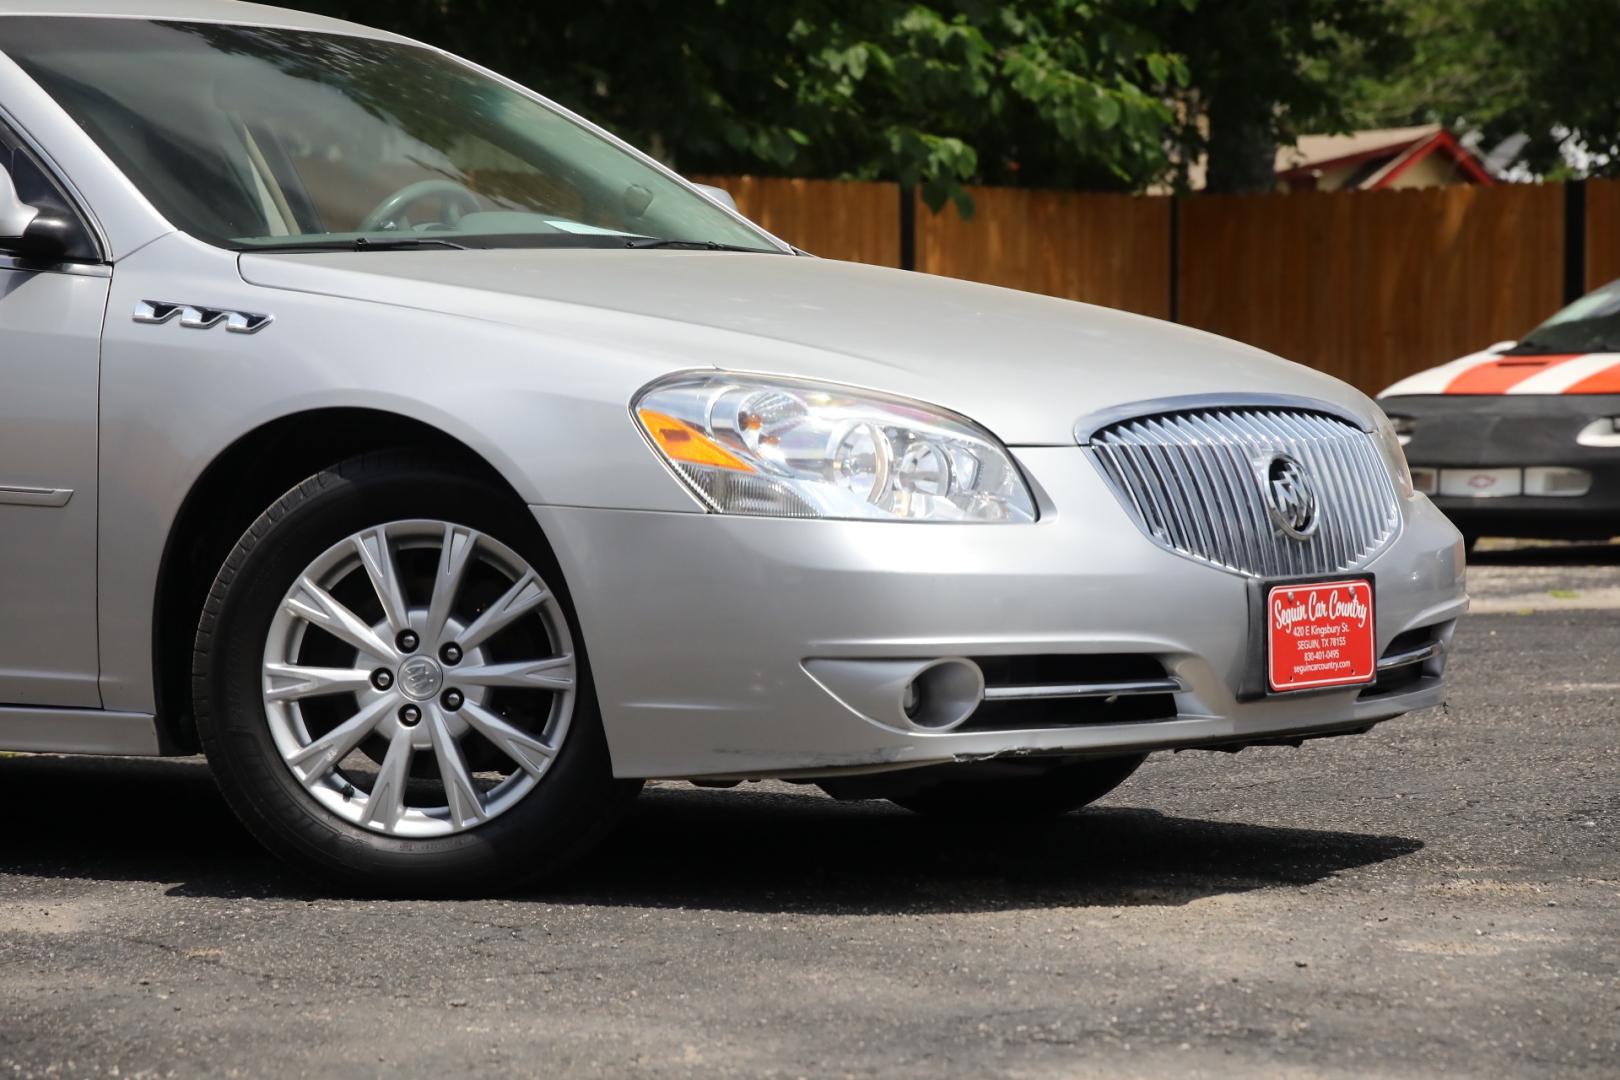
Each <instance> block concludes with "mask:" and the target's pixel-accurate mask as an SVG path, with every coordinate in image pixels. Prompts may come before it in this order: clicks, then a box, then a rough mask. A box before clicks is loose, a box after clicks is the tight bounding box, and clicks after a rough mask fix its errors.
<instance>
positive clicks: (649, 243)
mask: <svg viewBox="0 0 1620 1080" xmlns="http://www.w3.org/2000/svg"><path fill="white" fill-rule="evenodd" d="M624 246H625V247H627V248H636V249H646V248H678V249H680V250H682V251H739V252H742V253H744V254H747V255H780V254H782V253H781V252H779V251H772V250H771V249H770V248H756V247H743V246H742V245H740V244H722V243H720V242H719V241H717V240H663V239H660V238H659V237H656V236H637V237H632V238H631V239H629V240H626V241H625V242H624Z"/></svg>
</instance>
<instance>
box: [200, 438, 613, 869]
mask: <svg viewBox="0 0 1620 1080" xmlns="http://www.w3.org/2000/svg"><path fill="white" fill-rule="evenodd" d="M196 670H197V680H196V682H197V690H196V696H197V715H198V725H199V730H200V733H201V734H202V736H203V741H204V747H205V749H206V750H207V752H208V756H209V760H210V762H211V764H212V765H213V767H214V769H215V771H216V773H217V774H218V775H219V777H220V782H221V786H222V788H223V789H224V791H225V793H226V796H227V797H228V798H229V799H230V801H231V803H232V805H233V806H234V807H235V808H236V810H237V811H238V812H239V813H240V814H241V815H242V817H243V819H244V820H245V821H246V822H247V824H248V826H249V827H250V828H252V829H253V831H254V832H255V833H256V834H257V835H259V836H260V838H261V839H263V840H265V841H266V843H268V844H269V845H270V846H271V847H272V848H274V849H275V850H277V851H278V852H281V853H282V854H284V855H288V856H291V857H292V858H294V859H295V860H297V861H299V862H301V863H303V864H305V865H313V866H315V867H318V868H320V869H322V870H325V871H328V872H333V873H336V874H337V875H339V876H342V877H346V878H348V879H349V880H350V881H351V882H355V883H362V884H364V885H366V886H367V887H372V888H381V889H396V888H410V889H417V890H432V889H439V888H469V887H470V888H477V887H482V886H487V885H490V884H494V883H497V882H503V881H510V880H514V879H518V878H522V877H526V876H530V875H532V874H534V873H537V872H541V871H544V870H546V869H549V868H552V867H554V866H556V865H558V864H559V863H560V862H561V861H562V860H564V859H566V858H567V857H569V856H571V855H572V854H574V853H575V852H577V851H578V850H580V849H581V847H582V846H583V845H584V844H585V843H587V842H588V841H589V840H591V839H592V838H594V837H595V836H596V835H597V834H598V833H599V832H600V831H601V830H602V828H603V827H605V825H606V824H608V823H609V822H610V821H611V819H612V817H613V812H614V810H615V809H617V807H618V806H619V805H620V804H622V803H623V802H624V801H625V799H624V798H623V796H624V795H625V794H626V793H627V792H626V786H625V785H622V784H615V783H614V782H613V781H612V780H611V778H610V774H609V770H608V766H607V760H606V748H605V745H604V743H603V739H602V733H601V727H600V721H599V719H598V717H597V715H596V711H595V702H594V696H593V695H592V693H591V687H590V679H589V674H588V668H587V666H586V662H585V656H584V652H583V649H582V647H581V643H580V641H579V637H578V633H577V630H576V628H575V627H574V626H573V625H572V621H571V619H570V615H569V609H568V607H567V597H566V593H565V592H564V591H562V579H561V575H560V572H559V571H558V570H557V568H556V564H555V562H554V561H553V560H552V558H551V556H550V553H549V551H548V550H547V548H546V547H545V544H544V541H543V540H542V539H541V538H540V537H539V536H538V531H537V529H536V527H535V525H534V523H533V522H532V521H531V520H529V519H527V517H526V515H524V513H523V511H522V508H521V507H513V506H511V505H510V497H509V496H506V495H505V494H504V493H502V492H500V491H498V490H496V489H494V488H493V487H492V486H491V485H487V484H484V483H480V482H477V481H474V480H472V479H470V478H469V477H466V476H460V475H456V474H452V473H447V472H444V471H442V470H441V469H437V468H434V467H432V466H425V465H424V464H423V463H421V462H420V461H419V460H416V459H414V458H405V457H400V456H384V457H375V458H365V459H359V460H357V461H354V462H350V463H346V464H344V465H341V466H338V467H336V468H335V469H332V470H329V471H328V472H324V473H321V474H319V475H318V476H315V477H312V478H311V479H310V480H308V481H305V482H304V483H303V484H301V485H300V486H299V487H298V488H296V489H294V490H293V491H292V492H290V493H288V494H287V495H286V496H284V497H283V498H282V499H281V500H279V501H278V502H277V504H276V505H275V506H273V507H271V508H270V510H268V511H266V513H265V515H264V516H262V517H261V518H260V519H259V521H258V522H257V523H255V525H254V526H253V528H252V529H250V530H249V531H248V533H247V535H245V536H244V537H243V539H242V541H241V543H240V544H239V545H238V547H237V550H236V551H235V553H233V555H232V556H231V558H230V560H229V561H228V562H227V563H226V566H225V568H224V570H223V571H221V574H220V577H219V580H218V581H217V582H216V584H215V587H214V590H213V593H212V595H211V597H210V600H209V603H208V607H207V610H206V611H205V613H204V616H203V621H202V626H201V628H200V632H199V636H198V652H197V666H196Z"/></svg>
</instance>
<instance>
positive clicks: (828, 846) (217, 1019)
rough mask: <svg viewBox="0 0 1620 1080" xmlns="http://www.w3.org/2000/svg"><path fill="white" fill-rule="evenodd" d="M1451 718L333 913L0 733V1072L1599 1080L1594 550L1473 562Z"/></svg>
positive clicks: (1170, 759)
mask: <svg viewBox="0 0 1620 1080" xmlns="http://www.w3.org/2000/svg"><path fill="white" fill-rule="evenodd" d="M1470 582H1471V586H1472V591H1473V592H1474V594H1475V596H1476V607H1475V614H1472V615H1470V616H1469V617H1468V619H1467V620H1465V622H1464V625H1463V626H1462V627H1461V629H1460V631H1459V633H1458V636H1457V641H1456V649H1455V655H1454V658H1453V660H1452V668H1451V671H1452V691H1451V701H1450V704H1449V705H1448V706H1447V707H1445V708H1444V709H1435V710H1429V711H1427V712H1425V713H1421V714H1416V715H1412V716H1408V717H1405V718H1402V719H1400V720H1397V721H1394V722H1392V723H1389V724H1387V725H1384V726H1383V727H1380V728H1378V729H1377V730H1376V731H1374V732H1373V733H1372V734H1370V735H1367V736H1361V737H1356V738H1348V739H1332V740H1323V741H1319V742H1313V743H1309V744H1307V745H1306V746H1305V747H1304V748H1302V749H1298V750H1291V749H1286V748H1266V749H1256V750H1248V751H1245V752H1243V753H1242V754H1238V755H1235V756H1230V755H1222V754H1212V753H1187V754H1179V755H1171V754H1161V755H1156V756H1155V757H1153V758H1152V759H1150V760H1149V762H1148V764H1147V765H1146V766H1144V768H1143V769H1142V771H1141V772H1139V773H1138V774H1137V775H1136V777H1134V778H1133V779H1132V780H1131V781H1130V782H1128V783H1127V784H1126V785H1125V786H1124V787H1122V788H1121V789H1120V790H1119V791H1117V792H1115V793H1114V794H1113V795H1112V796H1110V797H1109V798H1108V799H1106V800H1105V801H1104V802H1102V803H1100V804H1098V806H1096V807H1094V808H1092V809H1090V810H1088V811H1085V812H1083V813H1080V814H1075V815H1070V816H1068V817H1065V818H1062V819H1058V820H1056V821H1053V822H1052V823H1050V824H1046V825H1042V826H1038V827H1026V828H1020V829H1018V830H1016V831H1008V830H1006V829H999V828H984V829H964V828H962V827H960V826H946V825H940V824H935V823H930V822H928V821H926V820H924V819H921V818H917V817H913V816H911V815H910V814H907V813H905V812H904V811H900V810H897V809H892V808H889V807H888V806H887V805H886V804H881V803H837V802H834V801H832V800H830V799H828V798H825V797H823V796H821V795H820V794H819V793H818V792H817V791H816V790H815V789H813V788H802V787H795V786H790V785H785V784H759V785H748V786H745V787H743V788H739V789H736V790H731V791H704V790H699V789H696V788H693V787H690V786H687V785H684V784H659V785H655V786H653V787H652V788H650V789H649V791H648V792H647V794H646V796H645V797H644V798H643V799H642V801H641V802H640V804H639V806H638V808H637V810H636V812H635V813H634V814H633V816H632V817H631V818H630V820H629V821H628V823H627V824H626V825H625V827H624V828H623V829H622V830H621V831H620V832H619V833H618V834H617V835H616V836H615V837H613V839H612V840H611V841H610V842H609V843H608V844H607V845H606V846H605V847H604V848H603V849H602V850H601V851H600V852H599V853H597V854H596V855H595V856H594V857H593V858H592V859H591V860H590V861H589V862H588V863H586V864H585V865H583V866H581V867H580V868H579V869H578V870H577V871H576V872H575V873H574V874H573V875H572V876H571V877H570V878H569V879H568V880H566V881H564V882H562V883H559V884H557V885H555V886H553V887H551V888H549V889H548V890H547V891H545V892H544V893H541V894H537V895H532V896H524V897H511V898H503V899H492V900H485V901H472V902H454V903H446V902H386V903H385V902H368V901H358V900H352V899H344V898H340V897H334V896H330V895H323V894H322V892H321V891H320V890H319V889H318V888H315V887H312V886H311V885H310V884H309V883H308V882H306V881H304V880H302V879H300V878H297V877H295V876H293V875H291V874H289V873H288V872H286V871H284V870H283V869H281V867H279V866H278V865H277V864H276V863H275V862H273V861H272V860H271V859H269V858H268V857H267V856H265V855H263V854H261V853H260V851H259V850H258V849H257V848H256V847H255V846H254V844H253V843H252V841H251V840H250V839H248V837H247V836H246V835H245V834H244V833H243V831H242V830H241V829H240V827H239V826H238V825H237V824H236V823H235V821H234V820H233V819H232V818H231V816H230V814H229V813H228V812H227V810H226V808H225V806H224V804H223V803H222V802H221V800H220V798H219V797H218V795H217V794H216V793H215V791H214V789H213V787H212V785H211V782H210V780H209V777H208V775H207V773H206V771H205V770H204V769H203V767H202V765H201V764H200V763H198V762H196V761H191V760H181V761H145V762H139V761H104V760H93V759H69V758H53V757H7V758H4V759H0V816H3V820H4V821H5V822H6V829H5V833H4V839H3V840H0V1078H4V1077H7V1076H16V1077H31V1076H120V1077H131V1076H169V1075H176V1076H190V1075H203V1074H208V1075H225V1076H301V1075H311V1076H325V1075H339V1074H341V1075H343V1076H345V1077H351V1078H353V1077H366V1076H390V1077H394V1076H432V1077H450V1076H462V1075H475V1074H476V1075H490V1074H497V1073H506V1074H512V1075H547V1076H648V1077H661V1076H702V1077H714V1076H732V1075H736V1076H750V1077H752V1076H784V1077H794V1076H810V1077H821V1076H829V1077H840V1076H857V1077H868V1076H881V1077H930V1078H932V1077H939V1076H943V1075H970V1076H982V1075H1001V1076H1011V1077H1071V1076H1077V1077H1087V1076H1108V1077H1158V1076H1174V1077H1186V1078H1195V1077H1204V1076H1208V1077H1239V1076H1243V1077H1247V1076H1257V1075H1259V1076H1285V1077H1300V1078H1323V1077H1340V1076H1357V1077H1402V1078H1406V1077H1443V1076H1444V1077H1451V1076H1468V1077H1513V1078H1519V1077H1615V1076H1620V709H1617V705H1616V701H1617V698H1620V547H1601V546H1581V547H1560V546H1549V547H1508V546H1505V545H1500V544H1499V545H1496V547H1495V548H1494V549H1487V550H1485V551H1482V552H1481V553H1480V554H1479V555H1478V557H1477V558H1476V559H1475V560H1474V562H1473V566H1472V568H1471V571H1470Z"/></svg>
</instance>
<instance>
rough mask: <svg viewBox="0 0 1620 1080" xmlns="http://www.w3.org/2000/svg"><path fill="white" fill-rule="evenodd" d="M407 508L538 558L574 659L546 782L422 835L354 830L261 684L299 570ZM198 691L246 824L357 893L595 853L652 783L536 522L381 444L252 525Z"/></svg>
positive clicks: (208, 639) (511, 871)
mask: <svg viewBox="0 0 1620 1080" xmlns="http://www.w3.org/2000/svg"><path fill="white" fill-rule="evenodd" d="M409 518H433V519H440V520H444V521H450V522H456V523H458V524H462V525H466V526H468V527H470V528H474V529H477V530H479V531H480V532H483V533H485V534H487V535H489V536H491V537H494V538H496V539H498V540H499V541H500V542H501V543H503V544H505V545H506V546H507V547H509V548H511V549H512V550H513V551H515V552H516V553H517V554H518V555H520V556H522V557H523V558H524V559H525V560H527V561H528V563H529V565H530V566H532V567H534V568H535V569H536V570H537V571H538V572H539V573H540V574H541V575H542V576H543V577H544V578H545V580H546V583H547V584H548V585H549V586H550V587H551V588H552V590H553V591H554V593H555V594H557V596H558V597H559V600H560V601H561V606H562V608H563V610H564V612H565V614H566V617H567V620H568V624H569V629H570V633H571V635H572V637H573V641H574V650H575V656H576V658H577V668H576V670H577V690H576V697H575V706H574V713H573V717H572V720H571V722H570V726H569V728H568V732H567V736H566V738H565V739H564V740H563V743H562V745H561V747H560V749H559V750H558V753H557V756H556V758H555V759H554V760H553V762H552V764H551V766H550V768H549V769H548V770H547V771H546V772H545V773H544V775H542V776H541V777H540V779H539V781H538V783H536V785H535V786H534V788H533V789H532V790H531V791H530V792H529V793H528V794H527V795H526V796H525V797H524V798H523V799H522V800H521V801H520V802H518V803H517V804H516V805H513V806H512V807H511V808H510V809H507V810H506V811H505V812H504V813H501V814H499V815H498V816H495V817H493V818H492V819H490V820H488V821H485V822H483V823H482V824H479V825H476V826H474V827H472V828H470V829H467V830H466V831H463V832H459V833H452V834H450V835H446V836H439V837H432V838H425V839H408V838H402V837H397V836H391V835H387V834H384V833H380V832H376V831H373V830H371V829H367V828H364V827H361V826H359V825H355V824H353V823H350V822H349V821H346V820H344V819H342V818H340V817H339V816H338V815H337V814H335V813H333V812H331V811H330V810H328V809H326V808H325V807H323V806H322V805H321V804H320V803H319V802H318V801H316V799H315V798H314V797H313V796H311V795H310V793H309V792H308V791H306V790H305V788H304V787H303V785H302V784H301V783H300V782H299V780H298V779H297V778H296V777H295V776H294V775H293V774H292V771H291V770H290V769H289V768H288V766H287V765H286V763H285V762H284V761H283V759H282V756H281V754H280V752H278V750H277V749H276V745H275V742H274V740H273V737H272V735H271V732H270V726H269V724H268V722H267V720H266V715H265V707H264V703H263V699H262V686H261V683H262V678H263V675H262V664H263V657H264V648H265V642H266V638H267V634H268V633H269V630H270V625H271V622H272V620H273V618H274V617H275V615H276V612H277V611H278V610H279V609H280V607H281V603H282V598H283V596H284V595H285V594H286V592H287V590H288V589H289V588H290V587H291V585H292V584H293V582H294V580H295V579H296V578H297V576H298V575H299V574H301V573H302V572H303V571H304V569H305V567H307V566H308V565H309V564H310V563H311V562H312V560H314V559H316V558H318V557H319V556H320V555H321V553H322V552H324V551H326V550H327V549H328V548H330V547H331V546H332V545H333V544H336V543H338V542H339V541H341V540H343V539H344V538H345V537H347V536H350V535H352V534H354V533H356V532H358V531H360V530H362V529H366V528H370V527H373V526H377V525H381V524H383V523H386V522H391V521H398V520H402V519H409ZM192 689H193V698H194V707H195V710H196V717H197V729H198V734H199V736H200V737H201V740H202V746H203V750H204V752H205V753H206V754H207V756H208V762H209V765H210V767H211V768H212V770H213V773H214V776H215V778H216V780H217V781H218V783H219V786H220V789H221V790H222V791H223V793H224V795H225V799H226V801H227V802H228V803H229V804H230V806H231V808H232V809H233V810H234V811H235V812H236V814H237V815H238V816H239V817H240V818H241V820H242V822H243V824H245V825H246V826H247V828H248V830H249V831H250V832H251V833H252V834H253V835H254V836H255V837H256V838H258V839H259V840H260V841H261V842H262V843H263V844H264V845H265V846H266V847H267V848H269V849H270V850H271V851H273V852H274V853H275V854H277V855H279V856H281V857H282V858H283V859H285V860H286V861H288V862H289V863H291V864H293V865H294V866H296V867H298V868H300V869H302V870H304V871H307V872H310V873H312V874H315V875H317V876H319V877H320V878H322V879H324V880H326V881H329V882H334V883H337V884H339V885H340V886H342V887H344V888H345V889H348V890H350V891H356V892H363V893H368V894H384V895H444V894H476V893H485V892H490V891H494V890H501V889H506V888H510V887H512V886H515V885H517V884H520V883H525V882H529V881H532V880H534V879H536V878H539V877H541V876H544V875H547V874H551V873H554V872H556V871H557V870H559V869H560V868H562V867H564V866H565V865H567V864H568V863H569V862H570V861H572V860H573V859H574V858H576V857H578V856H579V855H581V854H583V853H584V852H585V851H586V850H587V849H589V848H590V847H591V846H592V845H593V844H594V843H595V842H596V841H597V840H599V839H600V838H601V837H602V836H603V835H604V834H605V833H606V832H607V830H608V829H609V828H611V826H612V825H613V824H614V823H615V822H616V820H617V819H618V818H619V817H620V815H621V814H622V812H623V811H624V810H625V809H626V808H627V807H628V805H629V803H630V801H631V800H632V799H633V798H634V795H635V793H636V792H637V791H639V790H640V787H641V784H640V782H639V781H633V782H631V781H615V780H614V779H613V776H612V770H611V768H610V765H609V759H608V750H607V742H606V739H605V737H604V735H603V732H602V723H601V715H600V712H599V710H598V708H597V705H596V695H595V691H594V687H593V685H592V681H591V678H590V669H589V664H588V660H587V658H586V656H585V645H584V639H583V636H582V635H581V634H580V630H579V626H578V623H577V620H576V619H575V617H574V614H573V605H572V604H571V603H570V602H569V600H568V596H567V591H566V585H565V583H564V582H563V578H562V573H561V571H560V570H559V568H558V566H557V563H556V559H555V558H554V557H553V555H552V554H551V551H550V548H549V546H548V545H547V544H546V542H545V538H544V537H543V536H542V535H541V533H540V530H539V527H538V526H537V525H536V523H535V522H534V520H533V519H532V518H531V517H530V516H529V515H528V513H527V512H526V510H525V508H524V507H523V506H521V505H520V504H517V503H516V500H514V498H513V497H512V495H511V494H510V493H509V492H506V491H504V490H502V489H500V488H498V487H496V486H495V485H494V484H492V483H490V482H488V481H486V480H482V479H479V478H477V477H475V476H470V475H467V474H464V473H461V472H456V471H452V470H449V469H447V468H446V467H445V466H443V465H442V464H437V463H435V462H434V461H432V460H431V459H428V458H426V457H424V456H422V455H419V454H414V453H408V452H391V453H381V454H373V455H367V456H365V457H360V458H355V459H352V460H350V461H346V462H344V463H342V464H340V465H336V466H334V467H332V468H330V469H326V470H324V471H322V472H320V473H318V474H316V475H315V476H312V477H310V478H309V479H307V480H305V481H303V482H302V483H300V484H299V485H298V486H297V487H295V488H293V489H292V490H291V491H289V492H287V493H286V494H285V495H283V496H282V497H281V498H279V499H277V500H276V501H275V503H274V504H272V505H271V506H270V508H269V509H267V510H266V511H265V512H264V513H263V514H262V515H261V516H260V517H259V519H258V520H257V521H255V522H254V523H253V525H252V527H251V528H249V529H248V531H247V532H246V534H244V535H243V537H242V538H241V540H240V541H239V542H238V543H237V545H236V548H235V550H234V551H232V552H231V555H230V557H229V558H228V559H227V560H226V561H225V565H224V567H223V568H222V569H221V570H220V572H219V576H218V578H217V579H216V580H215V582H214V585H213V588H212V589H211V590H210V592H209V594H208V599H207V603H206V605H205V606H204V609H203V612H202V618H201V621H200V624H199V626H198V630H197V640H196V649H195V653H194V657H193V668H192Z"/></svg>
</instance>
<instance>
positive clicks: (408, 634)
mask: <svg viewBox="0 0 1620 1080" xmlns="http://www.w3.org/2000/svg"><path fill="white" fill-rule="evenodd" d="M394 644H396V645H398V646H399V651H400V652H415V651H416V647H417V646H418V645H420V644H422V639H421V638H419V637H417V636H416V631H414V630H401V631H400V632H399V637H397V638H395V639H394Z"/></svg>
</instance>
